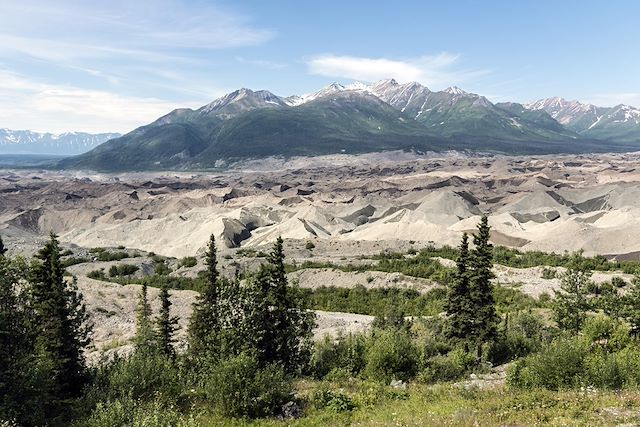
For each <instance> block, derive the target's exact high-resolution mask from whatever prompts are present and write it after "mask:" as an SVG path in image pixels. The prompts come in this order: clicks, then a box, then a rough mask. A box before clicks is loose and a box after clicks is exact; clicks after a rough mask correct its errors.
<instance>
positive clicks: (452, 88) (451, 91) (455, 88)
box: [443, 86, 469, 95]
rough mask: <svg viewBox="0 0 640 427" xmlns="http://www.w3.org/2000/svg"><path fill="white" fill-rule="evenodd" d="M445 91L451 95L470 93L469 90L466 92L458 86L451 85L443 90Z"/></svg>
mask: <svg viewBox="0 0 640 427" xmlns="http://www.w3.org/2000/svg"><path fill="white" fill-rule="evenodd" d="M443 92H446V93H448V94H450V95H468V94H469V92H465V91H464V90H462V89H460V88H459V87H458V86H450V87H448V88H446V89H445V90H443Z"/></svg>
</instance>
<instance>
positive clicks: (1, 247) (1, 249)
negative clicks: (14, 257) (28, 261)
mask: <svg viewBox="0 0 640 427" xmlns="http://www.w3.org/2000/svg"><path fill="white" fill-rule="evenodd" d="M6 253H7V248H6V247H5V246H4V242H3V241H2V236H0V257H1V256H4V254H6Z"/></svg>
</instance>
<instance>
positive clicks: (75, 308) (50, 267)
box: [30, 233, 90, 418]
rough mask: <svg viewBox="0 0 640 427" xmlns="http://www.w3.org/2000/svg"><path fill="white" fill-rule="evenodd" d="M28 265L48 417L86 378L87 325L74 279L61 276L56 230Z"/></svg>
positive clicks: (76, 392) (75, 393)
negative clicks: (45, 379) (45, 372)
mask: <svg viewBox="0 0 640 427" xmlns="http://www.w3.org/2000/svg"><path fill="white" fill-rule="evenodd" d="M37 258H38V260H36V261H34V263H33V264H32V267H31V286H30V293H31V304H32V308H33V311H34V320H33V321H34V330H35V332H36V333H37V338H36V341H35V346H36V350H35V351H36V365H37V366H36V368H41V369H48V370H49V373H50V375H49V383H48V384H47V388H48V391H49V394H50V399H49V401H50V402H51V405H50V407H49V408H48V410H49V412H48V414H47V417H50V418H55V417H57V416H61V415H63V414H61V413H60V412H59V411H60V410H61V409H62V406H61V404H63V403H64V401H65V400H66V399H69V398H71V397H74V396H78V395H79V394H80V392H81V390H82V388H83V386H84V385H85V383H86V380H87V375H86V373H87V369H86V365H85V360H84V357H83V350H84V348H85V347H86V346H87V345H88V344H89V332H90V327H89V326H88V322H87V313H86V310H85V306H84V304H83V302H82V296H81V295H80V293H79V292H78V290H77V285H76V282H75V280H74V281H73V282H72V283H69V282H68V281H67V280H65V278H64V268H63V267H62V263H61V261H60V247H59V243H58V239H57V237H56V235H55V234H53V233H51V235H50V238H49V241H48V242H47V243H46V244H45V246H44V248H42V249H41V250H40V251H39V252H38V255H37Z"/></svg>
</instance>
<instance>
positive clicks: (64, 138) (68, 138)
mask: <svg viewBox="0 0 640 427" xmlns="http://www.w3.org/2000/svg"><path fill="white" fill-rule="evenodd" d="M120 136H121V135H120V134H119V133H115V132H106V133H98V134H92V133H86V132H63V133H51V132H35V131H30V130H12V129H7V128H0V154H56V155H77V154H82V153H85V152H87V151H89V150H92V149H93V148H95V147H97V146H98V145H100V144H102V143H103V142H105V141H108V140H110V139H113V138H118V137H120Z"/></svg>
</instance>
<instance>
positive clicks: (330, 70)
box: [307, 52, 487, 86]
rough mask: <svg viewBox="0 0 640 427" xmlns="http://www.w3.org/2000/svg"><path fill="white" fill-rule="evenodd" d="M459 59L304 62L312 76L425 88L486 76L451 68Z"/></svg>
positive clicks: (337, 58) (450, 56)
mask: <svg viewBox="0 0 640 427" xmlns="http://www.w3.org/2000/svg"><path fill="white" fill-rule="evenodd" d="M458 59H459V55H455V54H451V53H448V52H443V53H440V54H438V55H431V56H422V57H419V58H413V59H408V60H393V59H387V58H365V57H356V56H344V55H343V56H340V55H320V56H316V57H313V58H311V59H310V60H309V61H307V66H308V69H309V72H310V73H311V74H317V75H321V76H326V77H341V78H348V79H353V80H364V81H369V82H371V81H376V80H381V79H386V78H394V79H396V80H398V81H400V82H409V81H419V82H421V83H423V84H426V85H427V86H449V85H455V84H460V83H463V82H464V81H467V80H470V79H472V78H475V77H477V76H480V75H483V74H486V73H487V71H486V70H459V69H456V68H454V67H453V66H454V65H455V64H456V63H457V61H458Z"/></svg>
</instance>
